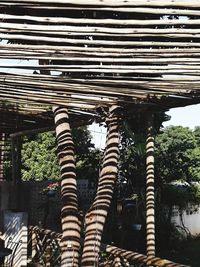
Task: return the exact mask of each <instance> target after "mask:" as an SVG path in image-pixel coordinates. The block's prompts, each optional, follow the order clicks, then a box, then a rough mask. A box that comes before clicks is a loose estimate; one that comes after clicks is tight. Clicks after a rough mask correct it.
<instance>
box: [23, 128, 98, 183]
mask: <svg viewBox="0 0 200 267" xmlns="http://www.w3.org/2000/svg"><path fill="white" fill-rule="evenodd" d="M72 135H73V139H74V143H75V155H76V166H77V169H76V172H77V176H78V178H79V179H84V178H85V179H92V180H95V178H97V176H98V172H99V161H100V156H101V151H100V150H98V149H95V147H94V144H92V137H91V135H90V132H89V130H87V128H86V127H80V128H76V129H73V130H72ZM59 177H60V169H59V164H58V158H57V155H56V139H55V133H53V132H47V133H42V134H38V135H35V136H29V137H26V138H25V139H24V142H23V148H22V180H24V181H28V180H36V181H42V180H58V179H59Z"/></svg>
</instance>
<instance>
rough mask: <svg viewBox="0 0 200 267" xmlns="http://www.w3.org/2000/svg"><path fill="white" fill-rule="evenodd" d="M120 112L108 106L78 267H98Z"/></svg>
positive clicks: (116, 153)
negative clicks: (101, 151)
mask: <svg viewBox="0 0 200 267" xmlns="http://www.w3.org/2000/svg"><path fill="white" fill-rule="evenodd" d="M119 128H120V112H119V107H118V106H111V108H110V109H109V118H108V133H107V140H106V148H105V152H104V158H103V163H102V169H101V172H100V177H99V182H98V188H97V193H96V196H95V199H94V202H93V203H92V206H91V208H90V209H89V211H88V213H87V214H86V219H85V225H86V228H85V239H84V245H83V255H82V263H81V266H87V267H93V266H98V259H99V252H100V242H101V238H102V233H103V229H104V225H105V221H106V217H107V213H108V210H109V208H110V204H111V200H112V195H113V191H114V185H115V183H116V179H117V172H118V160H119V142H120V141H119V140H120V134H119Z"/></svg>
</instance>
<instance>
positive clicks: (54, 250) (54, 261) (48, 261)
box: [28, 226, 61, 267]
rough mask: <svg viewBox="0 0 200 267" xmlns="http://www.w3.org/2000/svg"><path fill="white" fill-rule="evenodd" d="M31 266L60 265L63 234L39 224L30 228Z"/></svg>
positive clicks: (55, 266)
mask: <svg viewBox="0 0 200 267" xmlns="http://www.w3.org/2000/svg"><path fill="white" fill-rule="evenodd" d="M29 237H30V238H29V242H28V244H29V251H31V253H30V258H31V266H47V267H50V266H52V267H59V266H60V244H59V243H60V238H61V234H58V233H55V232H53V231H50V230H46V229H42V228H40V227H37V226H34V227H33V226H31V227H30V228H29Z"/></svg>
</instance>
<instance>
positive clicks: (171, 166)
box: [155, 126, 200, 183]
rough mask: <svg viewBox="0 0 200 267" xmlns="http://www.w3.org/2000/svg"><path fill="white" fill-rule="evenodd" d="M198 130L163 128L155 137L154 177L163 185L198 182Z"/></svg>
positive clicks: (199, 167) (199, 173) (199, 154)
mask: <svg viewBox="0 0 200 267" xmlns="http://www.w3.org/2000/svg"><path fill="white" fill-rule="evenodd" d="M199 139H200V129H199V127H197V128H196V129H195V130H194V131H193V130H191V129H189V128H186V127H182V126H170V127H167V128H165V129H164V130H163V131H162V133H160V134H159V135H158V136H157V137H156V150H155V158H156V160H155V166H156V177H157V178H158V179H160V180H162V182H163V183H167V182H172V181H175V180H182V181H186V182H192V181H199V180H200V146H199Z"/></svg>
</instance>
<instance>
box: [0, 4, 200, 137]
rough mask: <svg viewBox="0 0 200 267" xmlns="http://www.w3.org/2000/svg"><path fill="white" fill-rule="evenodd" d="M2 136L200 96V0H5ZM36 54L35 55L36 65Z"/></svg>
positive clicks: (0, 56)
mask: <svg viewBox="0 0 200 267" xmlns="http://www.w3.org/2000/svg"><path fill="white" fill-rule="evenodd" d="M0 8H1V11H0V12H1V13H0V20H1V24H0V25H1V26H0V38H1V40H2V41H1V43H0V52H1V53H0V112H1V113H0V114H1V120H0V132H8V133H11V132H15V131H19V130H25V129H32V128H35V127H46V126H51V125H52V124H53V120H52V112H51V107H52V105H62V106H66V107H68V108H69V111H70V113H71V114H72V117H71V118H72V121H73V122H74V123H75V124H76V123H77V124H79V123H80V124H82V123H83V124H84V123H85V124H87V123H89V122H91V120H92V119H93V118H98V108H101V107H107V106H109V105H111V104H120V105H122V106H124V107H125V108H126V109H127V113H128V112H132V111H133V110H134V109H139V110H140V109H147V110H148V109H154V110H167V109H169V108H171V107H176V106H184V105H189V104H194V103H199V102H200V101H199V100H200V77H199V74H200V42H199V40H200V28H199V25H200V1H198V0H194V1H187V0H181V1H180V0H160V1H158V0H138V1H136V0H126V1H122V0H115V1H113V0H87V1H86V0H10V1H9V0H2V1H1V3H0ZM27 60H28V61H27Z"/></svg>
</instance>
